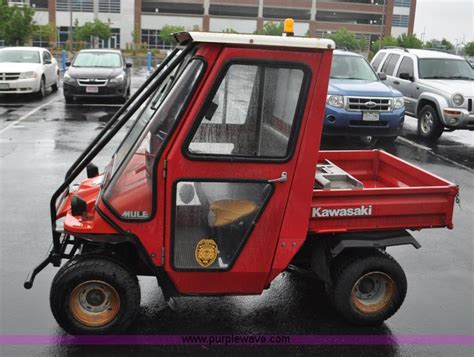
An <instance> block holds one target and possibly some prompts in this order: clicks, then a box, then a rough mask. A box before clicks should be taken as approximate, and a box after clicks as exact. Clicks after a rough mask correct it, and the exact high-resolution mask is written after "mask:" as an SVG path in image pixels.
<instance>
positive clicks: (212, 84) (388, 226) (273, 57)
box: [25, 32, 458, 334]
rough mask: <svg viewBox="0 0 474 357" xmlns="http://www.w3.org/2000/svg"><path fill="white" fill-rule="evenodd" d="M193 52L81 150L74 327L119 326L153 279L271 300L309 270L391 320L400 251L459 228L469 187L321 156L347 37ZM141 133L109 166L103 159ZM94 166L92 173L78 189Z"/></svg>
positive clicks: (182, 37) (371, 320)
mask: <svg viewBox="0 0 474 357" xmlns="http://www.w3.org/2000/svg"><path fill="white" fill-rule="evenodd" d="M176 38H177V40H178V42H179V44H180V45H179V46H178V47H177V49H176V50H174V51H173V52H172V54H171V55H170V56H169V57H167V58H166V60H165V61H164V62H163V64H162V65H161V66H160V68H159V69H158V70H157V71H156V72H155V73H154V74H153V75H152V76H150V78H149V79H148V80H147V81H146V82H145V83H144V85H143V86H142V88H141V89H140V90H139V91H138V92H137V93H136V94H135V95H134V96H133V97H132V98H131V99H130V100H129V101H128V102H127V103H126V104H125V105H124V106H123V107H122V108H121V109H120V110H119V111H118V112H117V114H116V115H115V117H114V118H112V119H111V120H110V121H109V122H108V124H107V125H106V127H105V128H104V130H103V131H102V132H101V133H100V134H99V135H98V137H97V138H95V139H94V140H93V141H92V142H91V144H90V145H89V147H88V148H87V149H86V151H85V152H84V153H83V154H82V155H81V156H80V157H79V158H78V159H77V161H76V162H75V163H74V164H73V165H72V166H71V168H70V169H69V171H68V172H67V174H66V178H65V181H64V183H63V184H62V185H61V186H60V187H59V189H58V190H57V191H56V192H55V193H54V195H53V197H52V199H51V223H52V232H53V245H52V248H51V251H50V252H49V253H48V256H47V258H46V259H45V260H44V261H43V262H42V263H41V264H40V265H39V266H38V267H36V268H35V269H34V270H33V271H32V273H31V274H30V276H29V277H28V278H27V280H26V282H25V287H26V288H31V286H32V284H33V280H34V277H35V276H36V274H38V273H39V272H40V271H41V270H42V269H43V268H44V267H45V266H46V265H48V264H49V263H52V264H53V265H54V266H60V265H61V261H62V259H67V260H68V261H67V263H66V264H64V265H63V266H62V267H61V269H60V270H59V271H58V273H57V275H56V277H55V278H54V280H53V283H52V286H51V295H50V299H51V309H52V312H53V315H54V317H55V318H56V320H57V321H58V323H59V324H60V325H61V326H62V327H63V328H64V329H65V330H66V331H68V332H70V333H73V334H95V333H97V334H109V333H118V332H120V331H123V330H124V329H126V328H127V326H128V325H129V324H130V323H131V322H132V321H133V319H134V317H135V315H136V314H137V311H138V307H139V303H140V289H139V285H138V281H137V276H138V275H149V276H155V277H156V278H157V280H158V284H159V286H160V287H161V289H162V291H163V294H164V296H165V298H166V299H170V298H172V297H176V296H184V295H198V296H205V295H245V294H260V293H261V292H262V291H263V290H264V289H266V288H268V287H269V286H270V284H271V282H272V281H273V280H274V279H275V277H276V276H277V275H278V274H280V273H281V272H282V271H284V270H286V269H288V268H292V267H296V268H298V269H309V270H311V271H312V272H313V273H314V275H315V276H316V277H318V278H319V279H321V280H323V281H324V282H325V284H326V287H327V293H328V299H329V300H330V302H331V303H332V305H333V306H334V307H335V309H336V310H337V311H338V312H339V313H340V314H341V315H342V316H344V317H345V318H346V319H347V320H348V321H350V322H352V323H355V324H377V323H381V322H382V321H384V320H385V319H387V318H389V317H390V316H391V315H392V314H394V313H395V312H396V311H397V309H398V308H399V307H400V305H401V304H402V302H403V299H404V297H405V294H406V288H407V282H406V278H405V274H404V273H403V270H402V269H401V268H400V266H399V265H398V264H397V263H396V262H395V260H394V259H393V258H391V257H390V256H389V255H388V254H387V253H386V252H385V248H386V247H388V246H394V245H401V244H411V245H413V246H415V247H417V248H418V247H419V244H418V243H417V242H416V241H415V239H414V238H413V237H412V236H411V235H410V234H409V233H408V232H407V229H410V230H418V229H422V228H428V227H429V228H432V227H448V228H452V214H453V205H454V199H455V196H456V194H457V192H458V189H457V187H456V186H455V185H453V184H452V183H449V182H447V181H445V180H443V179H441V178H439V177H436V176H434V175H431V174H430V173H428V172H426V171H423V170H421V169H419V168H417V167H414V166H413V165H410V164H408V163H406V162H404V161H402V160H399V159H397V158H396V157H394V156H392V155H389V154H387V153H385V152H383V151H335V152H322V151H319V145H320V137H321V129H322V123H323V114H324V108H325V101H326V95H327V88H328V79H329V71H330V66H331V57H332V49H333V48H334V43H333V42H332V41H330V40H319V39H314V38H297V37H291V36H282V37H273V36H259V35H235V34H218V33H197V32H196V33H195V32H190V33H179V34H177V35H176ZM127 123H128V125H129V126H131V128H130V131H129V132H128V134H127V135H126V136H125V138H124V140H123V142H122V143H121V144H120V146H119V147H118V149H117V151H116V152H115V154H114V155H113V157H112V159H111V161H110V163H109V164H108V165H107V166H106V167H105V169H104V171H103V173H101V174H99V170H98V168H97V166H95V165H93V164H92V163H91V161H92V159H93V158H94V157H95V156H96V155H97V154H98V153H99V152H100V151H101V150H102V149H103V148H104V146H105V145H106V144H107V143H108V142H109V141H110V140H111V139H112V138H113V137H114V135H115V134H116V133H117V132H119V130H120V129H121V128H122V127H123V128H125V127H124V125H125V124H127ZM86 168H87V175H88V179H86V180H84V181H82V182H81V183H80V185H76V186H74V185H73V186H70V185H71V183H72V182H73V180H75V179H76V178H77V177H78V175H79V174H80V173H81V172H82V171H83V170H84V169H86Z"/></svg>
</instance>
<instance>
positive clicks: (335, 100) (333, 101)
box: [326, 94, 344, 108]
mask: <svg viewBox="0 0 474 357" xmlns="http://www.w3.org/2000/svg"><path fill="white" fill-rule="evenodd" d="M326 103H327V104H328V105H330V106H332V107H337V108H342V107H343V106H344V97H343V96H342V95H332V94H329V95H328V96H327V99H326Z"/></svg>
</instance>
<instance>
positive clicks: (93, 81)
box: [77, 78, 107, 87]
mask: <svg viewBox="0 0 474 357" xmlns="http://www.w3.org/2000/svg"><path fill="white" fill-rule="evenodd" d="M77 83H79V85H80V86H98V87H103V86H105V85H106V84H107V79H106V78H78V79H77Z"/></svg>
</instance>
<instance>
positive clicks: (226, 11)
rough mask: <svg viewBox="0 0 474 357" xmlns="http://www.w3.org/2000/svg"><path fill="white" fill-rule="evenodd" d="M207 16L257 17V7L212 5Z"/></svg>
mask: <svg viewBox="0 0 474 357" xmlns="http://www.w3.org/2000/svg"><path fill="white" fill-rule="evenodd" d="M209 14H210V15H216V16H238V17H257V16H258V7H256V6H233V5H212V4H211V6H210V7H209Z"/></svg>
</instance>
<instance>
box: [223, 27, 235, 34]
mask: <svg viewBox="0 0 474 357" xmlns="http://www.w3.org/2000/svg"><path fill="white" fill-rule="evenodd" d="M222 32H224V33H238V32H237V31H235V30H234V29H233V28H231V27H228V28H226V29H224V30H222Z"/></svg>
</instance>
